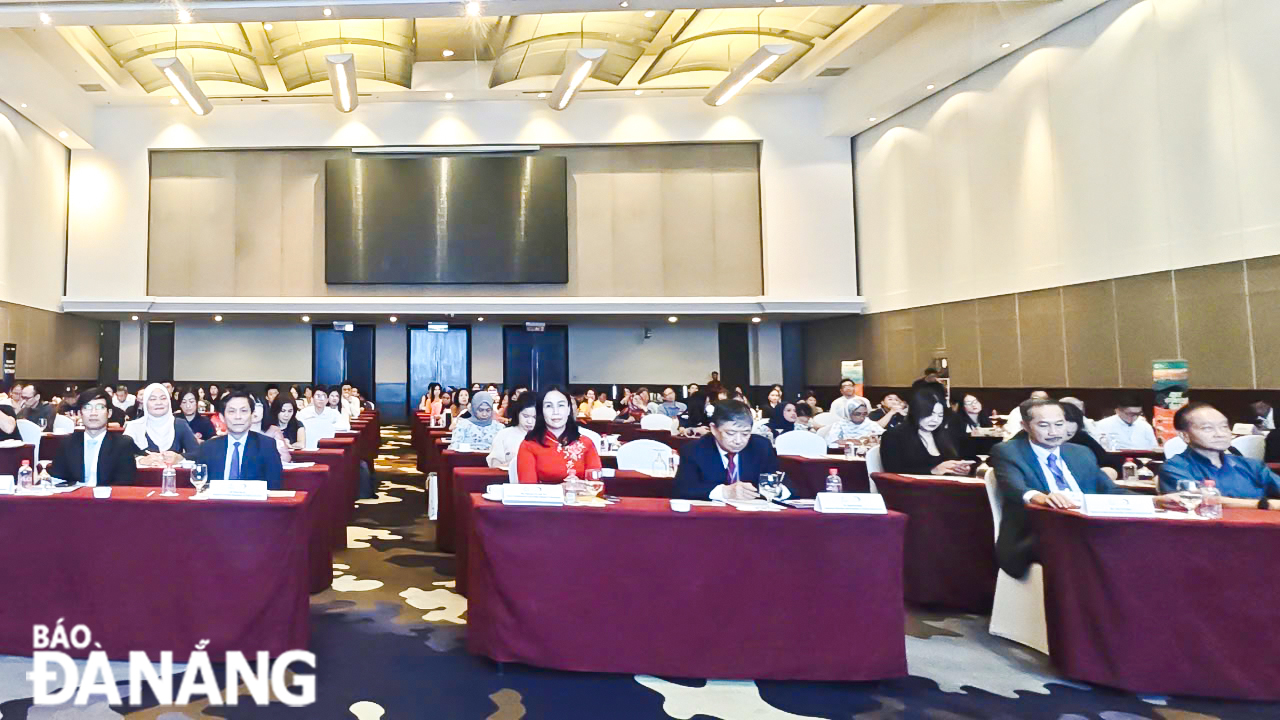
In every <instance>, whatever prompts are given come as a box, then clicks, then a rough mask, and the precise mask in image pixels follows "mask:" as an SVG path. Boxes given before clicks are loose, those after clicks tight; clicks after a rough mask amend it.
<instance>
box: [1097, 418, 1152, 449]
mask: <svg viewBox="0 0 1280 720" xmlns="http://www.w3.org/2000/svg"><path fill="white" fill-rule="evenodd" d="M1098 433H1099V434H1100V435H1101V434H1107V435H1110V436H1111V440H1112V442H1113V443H1114V444H1113V445H1112V449H1114V450H1155V449H1156V447H1157V446H1156V432H1155V430H1152V429H1151V424H1150V423H1148V422H1147V419H1146V418H1142V417H1140V418H1138V419H1137V420H1134V421H1133V424H1132V425H1130V424H1129V423H1127V422H1125V421H1124V420H1123V419H1121V418H1120V416H1119V415H1112V416H1111V417H1108V418H1103V419H1101V420H1099V421H1098Z"/></svg>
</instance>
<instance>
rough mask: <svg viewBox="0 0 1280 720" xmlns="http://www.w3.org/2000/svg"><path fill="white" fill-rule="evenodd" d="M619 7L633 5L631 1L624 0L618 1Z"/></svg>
mask: <svg viewBox="0 0 1280 720" xmlns="http://www.w3.org/2000/svg"><path fill="white" fill-rule="evenodd" d="M618 7H620V8H627V7H631V3H629V2H627V0H622V2H620V3H618Z"/></svg>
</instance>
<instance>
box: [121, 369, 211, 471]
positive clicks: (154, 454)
mask: <svg viewBox="0 0 1280 720" xmlns="http://www.w3.org/2000/svg"><path fill="white" fill-rule="evenodd" d="M139 396H140V397H141V399H142V409H143V416H142V417H140V418H138V419H137V420H130V421H129V422H127V423H125V426H124V434H125V436H126V437H129V438H131V439H132V440H133V443H134V445H136V446H137V447H138V454H140V455H143V456H144V457H143V459H142V463H143V464H144V465H152V466H158V465H164V464H169V465H177V464H179V463H181V462H182V460H183V458H184V456H185V457H195V455H196V452H197V451H199V450H200V441H199V440H196V436H195V435H194V434H192V432H191V427H190V426H189V425H187V423H186V421H185V420H181V419H179V418H176V417H174V415H173V405H172V403H170V402H169V391H168V390H165V389H164V386H163V385H161V384H159V383H151V384H150V385H148V386H147V387H146V388H144V389H143V390H142V392H141V393H139Z"/></svg>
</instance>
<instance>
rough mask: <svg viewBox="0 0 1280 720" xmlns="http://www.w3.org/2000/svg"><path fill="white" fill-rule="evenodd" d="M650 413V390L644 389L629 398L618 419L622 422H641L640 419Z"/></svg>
mask: <svg viewBox="0 0 1280 720" xmlns="http://www.w3.org/2000/svg"><path fill="white" fill-rule="evenodd" d="M648 413H649V389H648V388H644V387H642V388H640V389H639V390H636V391H635V392H634V393H631V395H630V396H629V397H628V398H627V402H626V403H625V404H624V405H623V406H622V411H621V412H620V413H619V414H618V418H617V419H618V420H620V421H622V422H639V420H640V418H642V417H644V416H645V415H647V414H648Z"/></svg>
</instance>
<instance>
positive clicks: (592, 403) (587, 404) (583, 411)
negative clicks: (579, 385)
mask: <svg viewBox="0 0 1280 720" xmlns="http://www.w3.org/2000/svg"><path fill="white" fill-rule="evenodd" d="M597 407H599V406H598V405H597V404H596V391H595V389H593V388H587V391H586V392H585V393H583V394H582V402H581V403H579V404H578V415H579V416H581V417H585V418H588V419H589V418H590V417H591V411H592V410H595V409H596V408H597Z"/></svg>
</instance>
